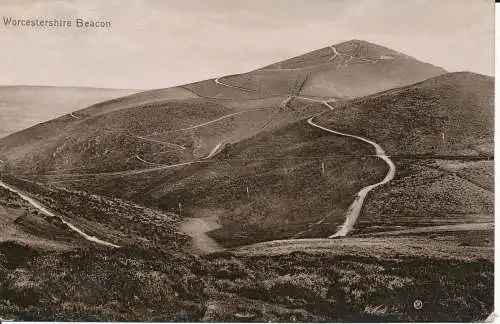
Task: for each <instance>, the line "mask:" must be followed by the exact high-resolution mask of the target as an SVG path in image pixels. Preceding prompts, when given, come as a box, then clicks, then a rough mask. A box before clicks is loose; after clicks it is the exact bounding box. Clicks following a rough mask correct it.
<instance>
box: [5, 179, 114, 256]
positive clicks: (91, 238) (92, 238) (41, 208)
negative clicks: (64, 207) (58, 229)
mask: <svg viewBox="0 0 500 324" xmlns="http://www.w3.org/2000/svg"><path fill="white" fill-rule="evenodd" d="M0 187H3V188H5V189H7V190H9V191H11V192H13V193H15V194H16V195H18V196H19V197H20V198H21V199H23V200H25V201H27V202H28V203H30V204H31V205H32V206H33V207H35V208H36V209H38V210H39V211H41V212H42V213H43V214H45V215H47V216H51V217H57V218H59V219H60V220H61V221H62V222H63V223H64V224H65V225H67V226H68V227H69V228H71V229H72V230H73V231H75V232H76V233H78V234H79V235H80V236H82V237H83V238H84V239H86V240H87V241H91V242H94V243H97V244H100V245H104V246H109V247H113V248H119V247H120V246H119V245H116V244H113V243H110V242H107V241H103V240H101V239H98V238H97V237H95V236H91V235H88V234H86V233H84V232H83V231H82V230H80V229H79V228H78V227H76V226H75V225H73V224H71V223H70V222H68V221H66V220H64V219H63V218H62V217H61V216H57V215H55V214H54V213H52V212H51V211H49V210H48V209H47V208H45V207H44V206H43V205H42V204H40V203H39V202H38V201H36V200H34V199H33V198H30V197H28V196H27V195H25V194H23V193H22V192H21V191H20V190H18V189H16V188H14V187H13V186H11V185H8V184H6V183H4V182H3V181H0Z"/></svg>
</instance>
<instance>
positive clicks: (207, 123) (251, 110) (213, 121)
mask: <svg viewBox="0 0 500 324" xmlns="http://www.w3.org/2000/svg"><path fill="white" fill-rule="evenodd" d="M271 109H273V108H272V107H271V108H269V107H267V108H257V109H249V110H243V111H238V112H235V113H231V114H228V115H224V116H222V117H219V118H216V119H213V120H209V121H207V122H204V123H201V124H197V125H193V126H189V127H185V128H179V129H174V130H171V131H167V132H166V133H173V132H181V131H188V130H193V129H197V128H200V127H203V126H207V125H210V124H213V123H216V122H218V121H221V120H223V119H226V118H229V117H231V116H236V115H241V114H245V113H249V112H253V111H261V110H271Z"/></svg>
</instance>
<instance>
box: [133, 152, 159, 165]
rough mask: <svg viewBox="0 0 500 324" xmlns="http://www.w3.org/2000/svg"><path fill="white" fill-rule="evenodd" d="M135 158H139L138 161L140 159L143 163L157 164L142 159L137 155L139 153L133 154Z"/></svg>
mask: <svg viewBox="0 0 500 324" xmlns="http://www.w3.org/2000/svg"><path fill="white" fill-rule="evenodd" d="M135 158H136V159H137V160H139V161H141V162H143V163H146V164H149V165H158V164H156V163H153V162H149V161H146V160H144V159H143V158H141V157H140V156H139V154H136V155H135Z"/></svg>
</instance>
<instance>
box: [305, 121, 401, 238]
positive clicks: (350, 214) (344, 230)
mask: <svg viewBox="0 0 500 324" xmlns="http://www.w3.org/2000/svg"><path fill="white" fill-rule="evenodd" d="M313 119H314V117H311V118H309V119H308V120H307V122H308V123H309V125H311V126H314V127H316V128H319V129H321V130H324V131H326V132H329V133H332V134H335V135H340V136H347V137H351V138H355V139H357V140H360V141H363V142H365V143H368V144H370V145H372V146H373V147H374V148H375V153H376V156H377V157H379V158H381V159H382V160H384V162H385V163H387V165H388V166H389V171H387V174H386V175H385V177H384V179H382V181H380V182H377V183H375V184H372V185H369V186H366V187H364V188H363V189H361V190H360V191H359V192H358V193H357V195H356V198H355V199H354V202H353V203H352V204H351V206H349V209H348V210H347V215H346V220H345V222H344V224H342V225H341V227H340V229H339V230H338V231H337V232H336V233H335V234H333V235H330V236H329V237H328V238H334V237H341V236H346V235H347V234H348V233H349V232H350V231H351V230H352V228H353V226H354V224H355V223H356V220H357V219H358V216H359V214H360V212H361V209H362V207H363V202H364V201H365V198H366V195H367V194H368V193H369V192H370V191H371V190H373V189H375V188H377V187H379V186H381V185H383V184H386V183H388V182H389V181H391V180H392V179H393V178H394V175H395V174H396V165H395V164H394V162H392V160H391V159H390V158H389V157H388V156H387V154H385V151H384V150H383V149H382V147H381V146H380V145H378V144H377V143H375V142H373V141H371V140H369V139H366V138H364V137H361V136H357V135H351V134H346V133H342V132H337V131H335V130H333V129H330V128H327V127H323V126H321V125H318V124H316V123H314V122H313Z"/></svg>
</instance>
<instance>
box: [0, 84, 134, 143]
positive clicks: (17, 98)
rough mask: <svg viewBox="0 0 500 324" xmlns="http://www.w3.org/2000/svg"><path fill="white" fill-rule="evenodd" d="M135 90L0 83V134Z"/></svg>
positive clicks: (18, 129) (2, 135)
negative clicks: (8, 84)
mask: <svg viewBox="0 0 500 324" xmlns="http://www.w3.org/2000/svg"><path fill="white" fill-rule="evenodd" d="M136 92H138V90H120V89H98V88H71V87H35V86H0V125H2V128H1V129H0V138H2V137H5V136H7V135H8V134H11V133H14V132H18V131H20V130H23V129H25V128H27V127H30V126H33V125H35V124H37V123H41V122H45V121H47V120H50V119H53V118H56V117H59V116H61V115H64V114H67V113H70V112H72V111H74V110H77V109H79V108H84V107H87V106H89V105H91V104H94V103H98V102H102V101H104V100H109V99H113V98H118V97H122V96H126V95H129V94H132V93H136Z"/></svg>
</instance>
